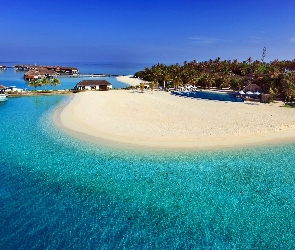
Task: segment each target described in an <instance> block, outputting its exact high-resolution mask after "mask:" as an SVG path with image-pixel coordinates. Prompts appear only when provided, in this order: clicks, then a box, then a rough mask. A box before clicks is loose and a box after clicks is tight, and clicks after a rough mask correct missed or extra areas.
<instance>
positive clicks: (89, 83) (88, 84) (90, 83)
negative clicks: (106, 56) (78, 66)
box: [75, 80, 112, 90]
mask: <svg viewBox="0 0 295 250" xmlns="http://www.w3.org/2000/svg"><path fill="white" fill-rule="evenodd" d="M111 88H112V84H110V83H109V82H108V81H105V80H82V81H80V82H79V83H77V84H76V86H75V89H78V90H108V89H111Z"/></svg>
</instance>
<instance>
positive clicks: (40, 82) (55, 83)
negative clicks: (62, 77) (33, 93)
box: [28, 77, 60, 88]
mask: <svg viewBox="0 0 295 250" xmlns="http://www.w3.org/2000/svg"><path fill="white" fill-rule="evenodd" d="M49 84H50V85H51V86H54V87H56V86H58V85H60V81H59V80H58V79H57V78H52V79H49V78H46V77H44V78H42V79H36V78H34V79H32V80H31V81H28V85H29V86H31V87H34V88H37V87H42V86H45V87H46V85H49Z"/></svg>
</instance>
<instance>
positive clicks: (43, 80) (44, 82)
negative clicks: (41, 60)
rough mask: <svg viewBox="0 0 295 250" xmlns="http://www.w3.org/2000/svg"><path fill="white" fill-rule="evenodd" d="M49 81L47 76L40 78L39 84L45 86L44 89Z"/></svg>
mask: <svg viewBox="0 0 295 250" xmlns="http://www.w3.org/2000/svg"><path fill="white" fill-rule="evenodd" d="M49 83H50V82H49V80H48V78H47V77H44V78H42V80H41V85H43V86H45V89H46V85H48V84H49Z"/></svg>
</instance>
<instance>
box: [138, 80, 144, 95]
mask: <svg viewBox="0 0 295 250" xmlns="http://www.w3.org/2000/svg"><path fill="white" fill-rule="evenodd" d="M139 88H140V90H141V92H142V93H143V91H144V83H143V82H141V83H140V84H139Z"/></svg>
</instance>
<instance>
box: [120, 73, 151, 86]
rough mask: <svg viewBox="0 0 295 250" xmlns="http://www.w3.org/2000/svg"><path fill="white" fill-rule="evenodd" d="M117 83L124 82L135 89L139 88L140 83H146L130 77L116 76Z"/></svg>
mask: <svg viewBox="0 0 295 250" xmlns="http://www.w3.org/2000/svg"><path fill="white" fill-rule="evenodd" d="M116 79H117V81H119V82H124V83H126V84H128V85H130V86H133V87H136V86H139V85H140V83H142V82H143V83H147V82H146V81H144V80H141V79H138V78H134V77H133V76H132V75H130V76H117V77H116Z"/></svg>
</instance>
